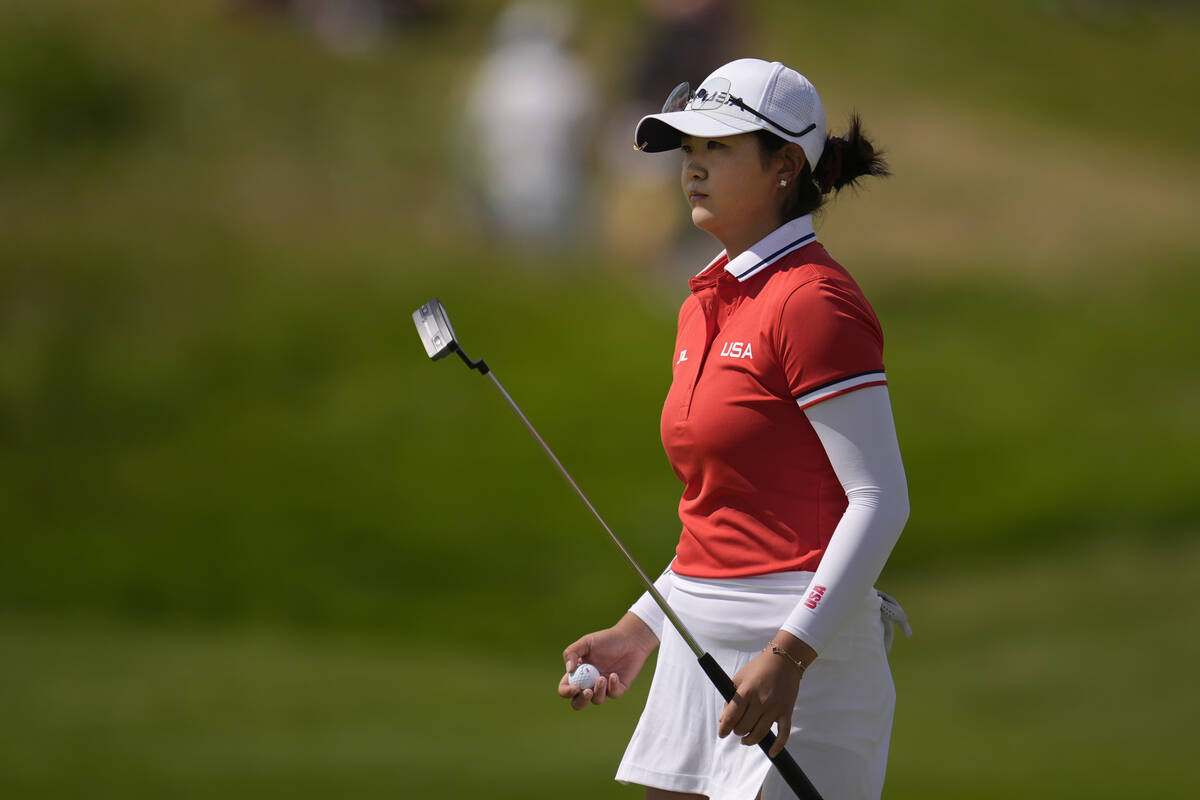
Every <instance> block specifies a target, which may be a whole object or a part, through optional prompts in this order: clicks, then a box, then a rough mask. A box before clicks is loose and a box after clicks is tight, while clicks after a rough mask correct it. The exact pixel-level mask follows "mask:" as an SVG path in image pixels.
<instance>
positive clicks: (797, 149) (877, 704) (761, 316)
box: [558, 59, 908, 800]
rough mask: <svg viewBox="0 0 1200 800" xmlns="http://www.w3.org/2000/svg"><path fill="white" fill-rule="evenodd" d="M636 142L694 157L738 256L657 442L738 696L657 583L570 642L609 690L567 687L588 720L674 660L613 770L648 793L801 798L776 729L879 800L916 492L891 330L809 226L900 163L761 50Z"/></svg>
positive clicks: (694, 197)
mask: <svg viewBox="0 0 1200 800" xmlns="http://www.w3.org/2000/svg"><path fill="white" fill-rule="evenodd" d="M635 143H636V145H637V147H638V148H640V149H641V150H644V151H648V152H657V151H663V150H671V149H674V148H680V149H681V150H682V151H683V159H682V161H683V166H682V173H681V177H680V180H681V183H682V187H683V192H684V195H685V196H686V197H687V201H688V203H689V205H690V206H691V209H692V221H693V222H694V223H695V225H696V226H697V227H699V228H701V229H703V230H705V231H707V232H708V233H710V234H712V235H713V236H714V237H716V238H717V240H718V241H720V242H721V244H722V245H724V247H725V250H724V252H722V253H721V254H720V255H718V256H717V258H716V259H715V260H713V261H712V263H710V264H709V265H708V266H707V267H705V268H704V269H703V270H702V271H701V272H700V274H698V275H697V276H696V277H694V278H692V279H691V281H690V288H691V294H690V296H689V297H688V298H687V299H686V300H685V301H684V303H683V307H682V308H681V310H680V313H679V329H678V334H677V337H676V342H675V350H674V354H673V357H672V364H673V367H672V369H673V379H672V382H671V388H670V390H669V392H668V393H667V399H666V403H665V405H664V407H663V412H662V440H663V445H664V447H665V448H666V451H667V455H668V457H669V458H670V461H671V464H672V466H673V467H674V469H675V472H676V474H677V475H678V476H679V478H680V480H681V481H683V484H684V491H683V497H682V499H681V500H680V503H679V516H680V519H681V520H682V522H683V532H682V535H681V537H680V540H679V545H678V547H677V548H676V551H675V552H676V555H675V559H674V560H673V561H672V562H671V565H670V567H669V568H668V569H667V571H666V572H664V573H663V575H662V577H660V578H659V579H658V581H657V582H656V586H657V587H658V589H659V591H660V592H661V593H662V594H663V595H664V596H665V597H666V598H667V600H668V602H669V603H670V604H671V606H672V608H673V609H675V611H676V612H677V613H678V615H679V616H680V618H681V619H682V620H683V622H684V624H685V625H686V626H687V627H688V629H689V630H690V631H691V632H692V634H693V635H694V636H695V637H696V639H697V640H699V641H700V642H701V644H702V646H703V647H705V648H706V649H707V650H708V652H709V653H711V654H712V655H713V656H714V657H715V658H716V660H717V662H718V663H720V664H721V665H722V666H723V667H724V668H725V670H726V671H727V672H729V673H730V674H731V675H733V676H734V678H733V680H734V683H735V684H736V685H737V694H736V695H735V697H734V699H733V700H732V701H730V702H729V703H724V702H723V701H722V699H721V697H720V696H719V694H718V693H717V692H716V691H715V690H714V688H713V686H712V685H711V684H710V683H709V682H708V680H707V678H706V676H705V675H704V673H703V671H702V670H701V669H700V668H699V667H698V666H697V664H696V662H695V658H694V656H693V654H692V652H691V651H690V650H689V649H688V647H687V646H686V645H685V644H684V642H683V640H682V639H681V638H680V636H679V635H678V633H676V632H675V630H674V629H673V628H672V627H671V626H670V625H664V624H663V621H664V620H663V614H662V612H661V610H660V609H659V608H658V607H657V606H656V605H655V604H654V603H653V602H652V601H651V600H650V598H649V596H648V594H647V595H645V596H643V597H642V598H641V599H640V600H638V602H637V603H635V604H634V606H633V607H632V608H631V609H630V612H629V613H627V614H626V615H625V616H624V617H623V618H622V619H621V620H620V621H619V622H618V623H617V624H616V625H614V626H613V627H611V628H608V629H606V630H602V631H596V632H594V633H589V634H587V635H586V636H584V637H582V638H581V639H579V640H578V641H577V642H575V643H574V644H572V645H570V646H569V647H567V649H566V650H565V651H564V652H563V658H564V660H565V662H566V667H567V671H568V673H569V672H570V671H571V670H573V669H574V668H575V667H576V666H577V665H578V664H580V663H583V662H588V663H592V664H594V665H596V666H597V667H598V668H599V670H600V673H601V675H602V676H603V677H601V678H600V680H599V682H598V683H597V684H596V686H595V687H594V688H593V689H589V690H586V691H581V690H580V689H579V688H578V687H575V686H571V685H570V683H569V682H568V681H567V678H566V676H564V678H563V680H562V682H561V683H560V684H559V690H558V691H559V694H560V695H561V696H563V697H565V698H568V699H569V700H570V703H571V706H572V707H573V708H575V709H582V708H585V707H586V706H587V705H588V704H595V705H599V704H601V703H603V702H605V700H606V699H607V698H610V697H620V696H621V695H622V694H624V693H625V691H626V690H627V689H628V688H629V685H630V684H631V683H632V682H633V680H634V679H635V678H636V677H637V674H638V672H639V671H640V670H641V668H642V665H643V664H644V663H645V661H646V658H647V657H648V656H649V655H650V653H651V652H652V651H653V650H654V648H655V647H659V648H660V651H659V655H658V665H657V668H656V670H655V674H654V680H653V683H652V684H651V686H650V692H649V697H648V699H647V701H646V708H645V710H644V711H643V713H642V717H641V720H640V721H639V722H638V725H637V729H636V730H635V731H634V734H633V737H632V739H631V740H630V742H629V746H628V749H627V750H626V752H625V756H624V758H623V759H622V761H621V765H620V767H619V769H618V771H617V780H619V781H621V782H624V783H635V784H641V785H643V786H645V787H647V788H646V797H647V798H674V797H708V798H712V800H725V799H726V798H728V799H729V800H752V799H753V798H755V797H762V798H766V799H767V800H775V798H784V797H788V796H790V795H791V792H790V790H789V789H788V788H787V786H786V784H784V783H783V781H782V779H781V778H780V777H779V776H778V774H776V772H775V770H773V769H771V765H770V762H769V761H768V760H767V759H766V758H765V757H764V756H763V753H762V751H761V750H760V749H759V748H758V747H747V746H745V745H756V744H757V743H758V742H759V741H760V740H761V739H762V738H763V737H764V735H765V734H766V733H767V732H768V731H769V730H771V728H772V726H777V730H778V738H777V741H776V744H775V752H776V753H777V752H778V751H779V750H780V749H782V748H783V747H784V746H785V745H786V746H787V749H788V750H789V751H790V752H791V753H792V754H793V756H794V757H795V759H796V761H797V762H798V763H799V764H800V766H801V768H802V769H803V770H804V771H805V772H806V773H807V775H808V777H809V778H810V780H812V782H813V784H814V785H815V786H816V788H817V789H818V790H819V791H820V792H821V793H822V794H823V796H824V797H825V798H827V800H850V799H851V798H878V797H879V796H880V794H881V791H882V787H883V778H884V771H885V768H886V764H887V752H888V740H889V737H890V734H891V727H892V713H893V708H894V705H895V690H894V687H893V684H892V678H891V672H890V670H889V668H888V662H887V654H886V650H885V629H886V634H887V635H889V636H890V625H889V624H887V623H885V622H884V621H883V620H882V619H881V614H880V612H881V603H884V602H885V600H881V596H880V594H879V593H877V592H876V591H875V589H874V588H873V585H872V584H873V583H874V581H875V579H876V578H877V577H878V576H879V573H880V571H881V570H882V569H883V566H884V564H885V562H886V561H887V558H888V555H889V554H890V553H891V551H892V547H893V546H894V545H895V543H896V541H897V538H898V537H899V536H900V531H901V529H902V528H903V527H904V523H905V520H906V519H907V517H908V489H907V484H906V481H905V476H904V467H903V464H902V463H901V460H900V450H899V446H898V444H897V441H896V432H895V426H894V424H893V422H892V412H891V405H890V402H889V398H888V389H887V378H886V375H885V373H884V366H883V335H882V333H881V331H880V327H879V321H878V320H877V319H876V317H875V313H874V312H873V311H872V309H871V306H870V304H869V303H868V302H867V301H866V299H865V298H864V297H863V294H862V292H861V290H860V289H859V287H858V285H857V284H856V283H855V282H854V279H853V278H851V277H850V275H849V273H847V272H846V270H845V269H843V268H842V267H841V265H839V264H838V263H837V262H836V261H834V259H833V258H832V257H831V256H830V254H829V253H828V252H827V251H826V250H825V248H824V247H822V246H821V244H820V243H819V242H818V241H817V237H816V234H815V233H814V231H813V219H812V213H813V212H814V211H816V210H817V208H818V207H820V205H821V203H822V198H823V196H824V195H826V194H828V193H829V192H830V191H833V190H836V189H840V188H842V187H843V186H846V185H848V184H852V183H854V182H855V180H856V179H857V178H859V177H861V176H863V175H877V176H882V175H886V174H887V168H886V165H885V164H884V162H883V160H882V158H881V157H880V156H879V155H878V154H877V153H876V151H875V150H874V148H873V147H872V146H871V144H870V143H869V142H868V141H867V139H866V138H865V137H864V136H863V135H862V131H861V129H860V126H859V123H858V120H857V119H856V118H852V119H851V123H850V129H849V131H848V132H847V134H846V135H845V136H844V137H831V136H828V135H827V133H826V129H825V112H824V109H823V107H822V105H821V100H820V98H819V97H818V96H817V91H816V89H814V88H813V86H812V84H811V83H809V82H808V80H807V79H806V78H804V76H802V75H800V74H799V73H797V72H796V71H795V70H792V69H789V68H787V67H785V66H784V65H782V64H779V63H768V62H766V61H760V60H757V59H742V60H739V61H734V62H732V63H729V64H726V65H725V66H723V67H721V68H719V69H718V70H717V71H716V72H714V73H712V74H711V75H710V76H708V78H707V79H706V80H705V81H704V83H703V84H702V85H701V86H700V87H699V88H698V89H696V90H695V91H690V89H689V87H688V86H687V85H686V84H681V85H680V86H679V87H678V88H677V89H676V90H675V92H673V93H672V95H671V96H670V98H668V100H667V103H666V105H664V107H663V113H661V114H653V115H650V116H648V117H645V118H644V119H642V120H641V121H640V122H639V123H638V126H637V131H636V142H635ZM888 604H889V605H890V602H889V603H888ZM774 754H775V753H773V755H774Z"/></svg>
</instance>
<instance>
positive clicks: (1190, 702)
mask: <svg viewBox="0 0 1200 800" xmlns="http://www.w3.org/2000/svg"><path fill="white" fill-rule="evenodd" d="M1056 555H1057V557H1056V558H1054V559H1047V558H1035V557H1033V556H1026V557H1025V558H1023V559H1019V560H1013V561H1011V562H1009V563H1007V564H1005V565H1003V566H992V567H984V568H980V569H976V570H972V571H969V572H965V573H962V574H959V575H956V576H946V575H944V574H930V575H928V576H925V577H921V578H916V577H914V578H910V579H907V580H902V581H898V582H896V584H894V585H892V586H890V587H889V588H891V589H893V590H894V591H895V593H896V594H897V595H898V596H899V597H900V598H901V599H902V601H903V602H904V604H905V606H906V608H907V610H908V611H909V613H910V616H911V618H912V620H913V625H914V627H915V629H916V636H915V638H913V639H912V640H905V639H900V640H899V641H898V642H897V644H896V646H895V648H894V649H893V653H892V660H893V666H894V670H895V674H896V682H897V685H898V691H899V698H900V699H899V705H898V712H897V722H896V728H895V734H894V740H893V747H892V755H891V768H890V773H889V779H888V787H887V792H886V796H887V797H889V798H893V799H899V798H927V797H978V798H1003V797H1012V796H1039V797H1056V798H1081V800H1082V798H1089V799H1094V798H1120V797H1126V796H1128V794H1129V792H1130V791H1134V792H1136V793H1137V794H1139V795H1142V796H1147V797H1159V798H1184V797H1190V796H1191V788H1192V786H1194V785H1195V781H1196V780H1197V779H1198V778H1200V771H1198V769H1197V766H1196V763H1195V761H1194V759H1191V758H1190V749H1189V748H1190V741H1191V737H1190V732H1191V726H1192V724H1193V721H1194V720H1195V719H1196V716H1197V714H1200V700H1198V696H1197V694H1196V692H1195V691H1193V690H1192V688H1191V683H1192V675H1191V672H1190V664H1192V663H1195V660H1196V658H1197V657H1200V645H1198V644H1197V642H1196V640H1195V637H1193V636H1192V635H1191V631H1193V630H1195V627H1196V625H1197V624H1200V613H1198V611H1197V606H1196V604H1195V603H1194V602H1193V600H1192V597H1191V594H1192V583H1193V578H1194V576H1195V575H1196V574H1197V570H1200V548H1198V547H1197V545H1196V544H1195V541H1194V540H1192V541H1188V542H1186V543H1185V542H1180V543H1176V544H1172V545H1167V546H1158V547H1144V546H1142V545H1138V544H1134V543H1131V542H1130V541H1116V540H1107V541H1096V542H1093V543H1092V544H1091V546H1089V547H1087V548H1082V549H1077V550H1070V551H1063V552H1060V553H1058V554H1056ZM412 613H414V614H419V613H436V609H429V608H425V609H413V612H412ZM536 615H537V612H531V613H530V617H531V619H532V618H534V617H536ZM448 633H449V632H448ZM564 643H565V642H564V641H562V640H555V639H553V638H550V637H540V638H538V639H536V640H534V641H532V642H531V643H530V644H529V645H528V646H525V647H522V648H519V649H511V650H501V651H496V650H493V649H481V648H478V647H475V646H473V645H472V641H471V640H470V639H469V638H466V637H458V636H454V635H449V636H447V638H446V640H445V641H444V642H442V643H441V644H440V645H437V646H432V647H428V648H426V647H413V646H411V645H410V644H409V643H407V642H406V641H405V639H404V637H403V636H401V635H397V636H378V637H369V638H358V637H339V636H337V635H325V634H313V633H310V632H301V631H292V632H290V633H288V632H284V631H280V630H263V629H258V628H253V627H250V628H241V629H234V630H230V629H225V628H197V627H193V626H169V625H168V626H162V625H152V626H129V625H120V624H113V623H106V624H98V625H91V626H81V625H77V624H72V623H64V622H61V621H55V620H52V619H45V618H39V617H28V616H6V617H4V618H3V620H2V621H0V653H3V654H4V658H3V659H2V660H0V684H3V685H4V686H5V687H7V689H6V692H5V695H6V699H5V703H4V717H3V724H2V725H0V793H3V794H4V795H5V796H9V797H23V798H24V797H30V798H54V797H77V796H80V795H83V794H86V795H87V796H90V797H162V796H170V797H181V798H192V797H194V798H200V797H229V798H237V797H256V796H263V795H264V794H265V795H269V796H289V797H329V796H337V797H346V798H370V797H385V796H386V797H395V796H397V795H400V796H409V797H431V796H436V797H460V796H461V797H467V796H478V795H480V794H483V795H486V796H488V797H502V798H553V797H561V796H563V795H571V796H573V797H579V798H593V797H594V798H601V797H614V796H628V797H636V796H640V795H639V794H638V793H637V792H636V791H635V790H622V789H620V788H619V787H616V786H615V785H614V784H612V783H611V775H612V772H613V770H614V769H615V765H616V762H617V761H618V760H619V757H620V753H621V751H622V750H623V748H624V743H625V741H626V740H627V737H628V734H629V732H630V731H631V729H632V727H633V724H634V722H635V721H636V716H637V713H638V709H639V707H640V703H641V700H642V698H643V697H644V691H645V685H646V682H645V681H644V680H642V681H640V682H639V685H637V686H635V690H634V692H633V693H632V694H631V695H630V696H628V697H626V698H624V699H623V701H620V702H616V703H613V704H612V705H609V706H606V707H605V708H602V709H589V710H588V712H586V713H584V714H575V713H572V712H571V711H569V710H568V709H567V708H566V707H565V706H564V705H563V704H562V703H561V702H560V701H559V700H558V698H557V697H556V696H555V694H554V685H555V683H556V682H557V679H558V671H559V669H560V662H559V661H558V655H557V654H558V652H559V650H560V648H561V646H562V644H564ZM643 677H648V676H643Z"/></svg>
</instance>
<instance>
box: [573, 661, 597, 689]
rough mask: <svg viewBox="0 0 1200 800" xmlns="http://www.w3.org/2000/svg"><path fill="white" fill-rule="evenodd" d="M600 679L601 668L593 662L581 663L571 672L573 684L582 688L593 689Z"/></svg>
mask: <svg viewBox="0 0 1200 800" xmlns="http://www.w3.org/2000/svg"><path fill="white" fill-rule="evenodd" d="M598 680H600V670H598V669H596V668H595V667H593V666H592V665H591V664H580V665H579V666H578V667H576V668H575V671H574V672H572V673H571V685H572V686H578V687H579V688H580V689H591V688H593V687H594V686H595V685H596V681H598Z"/></svg>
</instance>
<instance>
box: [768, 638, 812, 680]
mask: <svg viewBox="0 0 1200 800" xmlns="http://www.w3.org/2000/svg"><path fill="white" fill-rule="evenodd" d="M768 650H770V651H771V652H772V653H774V654H775V655H777V656H783V657H784V659H785V660H786V661H787V662H788V663H790V664H791V665H792V666H794V667H795V668H796V670H797V671H798V672H799V673H800V677H804V670H805V669H806V668H807V667H806V665H805V664H804V662H803V661H801V660H800V659H798V658H796V657H795V656H793V655H792V654H791V653H789V652H788V651H787V650H784V649H783V648H782V647H780V646H779V645H777V644H775V643H774V642H771V643H770V644H768V645H767V646H766V647H764V648H763V652H764V653H765V652H767V651H768Z"/></svg>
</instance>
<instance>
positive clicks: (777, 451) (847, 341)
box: [662, 216, 887, 578]
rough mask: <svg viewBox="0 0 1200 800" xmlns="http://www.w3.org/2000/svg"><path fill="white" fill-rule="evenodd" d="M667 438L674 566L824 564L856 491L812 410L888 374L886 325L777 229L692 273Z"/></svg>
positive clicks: (800, 228)
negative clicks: (675, 509)
mask: <svg viewBox="0 0 1200 800" xmlns="http://www.w3.org/2000/svg"><path fill="white" fill-rule="evenodd" d="M691 290H692V294H691V296H690V297H688V298H687V300H685V301H684V303H683V307H682V309H681V310H680V312H679V332H678V335H677V337H676V340H675V354H674V368H673V370H674V378H673V380H672V382H671V389H670V392H668V394H667V400H666V403H665V405H664V406H663V414H662V440H663V446H664V447H665V448H666V451H667V456H668V458H669V459H670V461H671V465H672V467H674V469H675V473H676V474H677V475H678V476H679V479H680V480H681V481H683V483H684V492H683V498H682V499H681V500H680V502H679V517H680V520H681V521H682V522H683V533H682V536H681V537H680V541H679V546H678V547H677V548H676V551H675V552H676V558H675V561H674V563H673V564H672V569H673V570H674V571H675V572H677V573H678V574H680V575H688V576H691V577H696V578H734V577H741V576H747V575H761V574H766V573H770V572H782V571H787V570H815V569H816V568H817V564H818V563H820V560H821V556H822V555H823V554H824V552H825V547H826V545H827V544H828V543H829V539H830V537H831V536H832V535H833V531H834V528H835V527H836V526H837V524H838V521H839V520H840V519H841V517H842V513H843V512H844V511H845V509H846V495H845V492H844V491H843V490H842V485H841V483H839V482H838V479H837V476H836V475H835V474H834V472H833V468H832V467H831V466H830V464H829V459H828V458H827V457H826V455H825V449H824V448H823V447H822V446H821V442H820V440H819V439H818V438H817V435H816V432H815V431H814V430H813V428H812V425H811V424H810V423H809V421H808V418H807V416H806V415H805V414H804V411H803V409H805V408H807V407H809V406H811V405H814V404H816V403H819V402H821V401H823V400H827V399H829V398H831V397H836V396H837V395H840V394H845V393H846V392H850V391H854V390H855V389H860V388H863V387H866V386H878V385H882V384H885V383H886V382H887V380H886V377H885V375H884V371H883V333H882V331H881V330H880V327H879V320H878V319H877V318H876V317H875V312H874V311H873V310H872V309H871V306H870V304H869V303H868V302H867V300H866V298H865V297H863V294H862V291H861V290H860V289H859V287H858V284H856V283H855V282H854V279H853V278H851V277H850V275H849V273H847V272H846V270H844V269H843V268H842V267H841V266H840V265H839V264H838V263H837V262H836V261H834V260H833V258H832V257H831V256H830V255H829V253H828V252H826V250H825V248H824V247H822V246H821V245H820V243H818V242H817V241H816V235H815V233H814V232H813V228H812V217H811V216H807V217H802V218H800V219H797V220H792V221H791V222H789V223H786V224H785V225H783V226H781V227H780V228H778V229H777V230H775V231H774V232H772V233H771V234H770V235H768V236H767V237H766V238H765V239H763V240H762V241H761V242H759V243H758V244H756V245H755V246H754V247H752V248H750V249H749V250H747V251H746V252H744V253H742V254H741V255H739V256H737V257H736V258H735V259H733V261H732V262H731V261H729V260H728V259H727V258H726V256H725V254H724V253H722V254H721V255H720V256H718V258H717V259H716V260H715V261H713V262H712V263H711V264H710V265H709V266H708V267H707V268H705V270H704V271H703V272H701V273H700V274H699V275H697V276H696V277H694V278H692V279H691Z"/></svg>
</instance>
